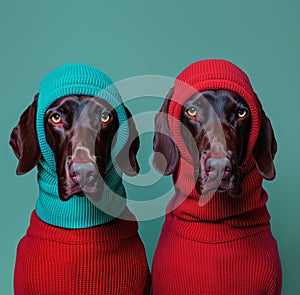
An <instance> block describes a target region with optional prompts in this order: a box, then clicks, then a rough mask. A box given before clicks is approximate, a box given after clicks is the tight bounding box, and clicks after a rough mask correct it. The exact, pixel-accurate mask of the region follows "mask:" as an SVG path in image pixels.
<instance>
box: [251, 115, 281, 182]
mask: <svg viewBox="0 0 300 295" xmlns="http://www.w3.org/2000/svg"><path fill="white" fill-rule="evenodd" d="M276 152H277V142H276V139H275V136H274V131H273V128H272V125H271V122H270V120H269V118H268V117H267V116H266V114H265V112H264V111H262V125H261V128H260V132H259V135H258V138H257V142H256V144H255V147H254V150H253V154H254V158H255V161H256V167H257V169H258V171H259V173H260V174H261V175H262V176H263V177H264V178H265V179H267V180H272V179H274V178H275V175H276V171H275V167H274V163H273V160H274V157H275V154H276Z"/></svg>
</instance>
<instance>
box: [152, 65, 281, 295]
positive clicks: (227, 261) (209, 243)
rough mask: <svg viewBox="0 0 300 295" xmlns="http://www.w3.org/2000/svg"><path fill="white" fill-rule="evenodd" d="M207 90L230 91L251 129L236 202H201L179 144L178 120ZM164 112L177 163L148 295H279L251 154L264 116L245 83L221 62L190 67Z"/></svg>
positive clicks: (217, 197) (274, 253)
mask: <svg viewBox="0 0 300 295" xmlns="http://www.w3.org/2000/svg"><path fill="white" fill-rule="evenodd" d="M190 86H192V87H190ZM208 89H229V90H232V91H236V92H237V93H238V94H240V95H241V96H242V97H243V98H244V99H245V100H246V102H247V103H248V106H249V108H250V112H251V116H252V125H251V126H252V127H251V133H250V139H249V146H248V153H247V156H246V160H245V161H244V163H243V165H242V178H243V183H242V187H243V193H242V196H241V197H239V198H233V197H232V196H230V195H229V194H228V193H226V192H225V193H215V194H214V196H213V197H212V198H210V197H209V198H208V199H205V196H200V195H199V194H198V193H197V191H196V189H195V188H194V168H193V160H192V158H191V156H190V155H189V153H188V151H187V149H186V146H185V144H184V142H183V140H182V138H181V132H180V114H181V107H182V105H183V104H184V102H185V101H186V100H187V99H188V98H189V97H190V96H191V95H192V94H193V93H195V92H196V91H203V90H208ZM168 112H169V116H168V122H169V127H170V132H171V134H172V136H173V138H174V141H175V142H176V144H177V146H178V149H179V151H180V155H181V159H180V162H179V167H178V171H177V174H176V175H173V181H174V186H175V195H174V197H173V199H172V200H171V202H170V203H169V205H168V208H167V212H170V213H169V214H167V216H166V221H165V223H164V226H163V229H162V232H161V236H160V239H159V242H158V245H157V249H156V252H155V256H154V260H153V268H152V270H153V274H152V288H153V295H163V294H172V295H179V294H180V295H181V294H187V295H191V294H197V295H204V294H205V295H212V294H214V295H271V294H272V295H274V294H276V295H279V294H280V292H281V280H282V279H281V264H280V258H279V254H278V249H277V243H276V241H275V239H274V238H273V236H272V233H271V230H270V223H269V221H270V216H269V213H268V210H267V208H266V202H267V199H268V195H267V193H266V192H265V191H264V190H263V188H262V177H261V175H260V174H259V172H258V170H257V168H256V164H255V161H254V157H253V154H252V151H253V148H254V146H255V142H256V140H257V137H258V134H259V129H260V122H261V112H262V110H261V106H260V103H259V101H258V100H257V97H256V95H255V93H254V92H253V90H252V87H251V84H250V82H249V80H248V77H247V76H246V74H245V73H244V72H242V71H241V70H240V69H239V68H237V67H236V66H235V65H233V64H231V63H229V62H227V61H222V60H208V61H200V62H196V63H194V64H192V65H190V66H189V67H187V68H186V69H185V70H184V71H183V72H182V73H181V74H180V75H179V76H178V77H177V79H176V81H175V90H174V94H173V97H172V100H171V103H170V106H169V110H168Z"/></svg>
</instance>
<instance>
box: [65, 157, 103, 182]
mask: <svg viewBox="0 0 300 295" xmlns="http://www.w3.org/2000/svg"><path fill="white" fill-rule="evenodd" d="M69 169H70V170H69V171H70V178H71V179H72V181H73V182H74V183H78V184H80V185H86V184H89V183H92V182H93V181H94V180H95V177H96V172H97V168H96V166H95V164H94V163H93V162H84V163H81V162H73V163H71V165H70V168H69Z"/></svg>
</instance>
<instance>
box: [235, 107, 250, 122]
mask: <svg viewBox="0 0 300 295" xmlns="http://www.w3.org/2000/svg"><path fill="white" fill-rule="evenodd" d="M247 114H248V111H247V110H246V109H243V108H240V109H238V112H237V115H238V117H239V118H240V119H243V118H245V117H246V116H247Z"/></svg>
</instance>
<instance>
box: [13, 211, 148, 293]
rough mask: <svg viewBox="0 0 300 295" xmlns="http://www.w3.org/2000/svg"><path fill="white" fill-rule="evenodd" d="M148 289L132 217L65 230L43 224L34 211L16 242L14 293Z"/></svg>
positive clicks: (146, 273) (135, 224)
mask: <svg viewBox="0 0 300 295" xmlns="http://www.w3.org/2000/svg"><path fill="white" fill-rule="evenodd" d="M126 214H130V213H129V212H127V213H126ZM132 220H133V217H132ZM149 290H150V274H149V269H148V264H147V259H146V255H145V249H144V246H143V244H142V241H141V239H140V237H139V235H138V233H137V222H136V221H125V220H120V219H115V220H114V221H112V222H111V223H109V224H108V225H105V226H96V227H91V228H87V229H64V228H59V227H54V226H52V225H48V224H46V223H44V222H43V221H41V220H40V219H39V218H38V217H37V215H36V213H35V212H33V214H32V217H31V222H30V226H29V228H28V230H27V234H26V236H25V237H24V238H23V239H22V240H21V241H20V243H19V246H18V251H17V258H16V267H15V281H14V291H15V292H14V294H15V295H35V294H36V295H40V294H47V295H108V294H112V295H113V294H116V295H117V294H124V295H126V294H127V295H147V294H150V291H149Z"/></svg>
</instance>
